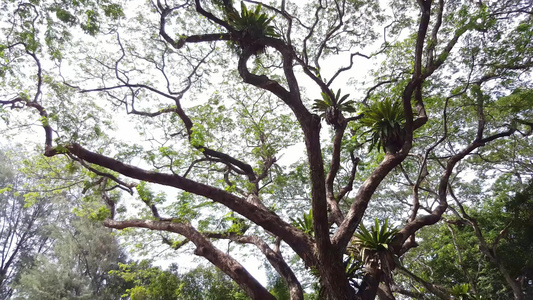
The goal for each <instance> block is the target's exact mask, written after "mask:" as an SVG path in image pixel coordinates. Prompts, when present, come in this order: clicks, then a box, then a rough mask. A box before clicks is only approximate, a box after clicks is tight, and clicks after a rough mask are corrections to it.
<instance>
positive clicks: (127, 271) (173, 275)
mask: <svg viewBox="0 0 533 300" xmlns="http://www.w3.org/2000/svg"><path fill="white" fill-rule="evenodd" d="M112 274H113V275H114V276H118V277H120V278H122V279H124V280H126V281H127V282H129V283H132V284H133V286H132V287H131V288H129V289H128V290H127V291H126V294H127V296H128V297H130V298H131V299H132V300H136V299H146V300H148V299H161V300H166V299H168V300H170V299H184V300H195V299H241V300H245V299H249V298H247V297H246V295H244V293H243V292H242V290H241V289H240V288H239V287H238V286H237V284H236V283H235V282H233V281H232V280H231V279H230V278H229V277H228V276H227V275H225V274H224V273H222V272H221V271H220V270H217V269H215V268H214V267H210V268H206V267H202V266H199V267H197V268H195V269H193V270H190V271H187V272H185V273H181V274H180V273H179V272H178V266H177V265H171V266H170V267H169V268H168V270H166V271H163V270H161V268H159V267H154V266H152V265H151V263H150V262H149V261H146V260H143V261H140V262H132V263H129V264H120V270H117V271H112Z"/></svg>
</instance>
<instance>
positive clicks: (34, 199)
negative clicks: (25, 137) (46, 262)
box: [0, 148, 59, 299]
mask: <svg viewBox="0 0 533 300" xmlns="http://www.w3.org/2000/svg"><path fill="white" fill-rule="evenodd" d="M20 166H21V161H20V159H18V158H17V157H16V156H15V155H14V153H13V152H11V151H9V150H8V149H7V148H3V150H2V151H1V152H0V168H1V169H0V224H1V228H0V245H1V248H0V297H1V298H3V299H8V298H9V297H10V296H11V294H12V292H13V290H12V287H11V284H12V283H13V282H14V281H16V280H17V279H18V276H19V275H20V272H21V270H23V269H24V268H27V267H30V266H32V265H33V264H34V257H35V256H36V255H38V254H39V253H44V252H46V251H47V250H48V249H49V247H50V245H51V240H50V238H49V232H50V229H51V226H49V223H50V222H51V223H54V222H56V221H57V218H58V217H59V214H58V213H57V212H56V209H57V207H55V206H54V199H53V198H52V197H50V196H49V195H40V194H38V193H36V192H35V191H32V187H31V184H32V181H31V180H29V179H27V178H26V177H25V176H24V175H23V174H20V173H18V172H17V169H18V168H19V167H20ZM56 204H59V201H56Z"/></svg>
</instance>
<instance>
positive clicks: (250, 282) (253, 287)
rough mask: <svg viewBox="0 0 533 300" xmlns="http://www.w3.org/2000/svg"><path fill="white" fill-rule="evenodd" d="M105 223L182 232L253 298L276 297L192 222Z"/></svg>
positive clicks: (109, 221)
mask: <svg viewBox="0 0 533 300" xmlns="http://www.w3.org/2000/svg"><path fill="white" fill-rule="evenodd" d="M104 225H105V226H106V227H109V228H114V229H125V228H131V227H135V228H148V229H151V230H159V231H168V232H174V233H178V234H181V235H183V236H185V237H186V238H187V239H188V240H190V241H191V242H193V243H194V245H195V246H196V249H195V251H194V254H196V255H198V256H203V257H205V258H206V259H207V260H209V261H210V262H211V263H212V264H214V265H215V266H217V267H218V268H219V269H220V270H222V271H223V272H224V273H226V274H227V275H228V276H230V277H231V278H232V279H233V280H234V281H235V282H237V284H238V285H239V286H240V287H241V288H242V289H243V290H245V291H246V293H247V294H248V295H249V296H250V297H252V298H253V299H272V300H275V298H274V297H273V296H272V295H271V294H270V293H269V292H268V291H267V290H266V289H265V288H264V287H263V286H262V285H261V284H260V283H259V282H258V281H257V280H256V279H255V278H254V277H253V276H252V275H251V274H250V273H248V271H246V269H245V268H244V267H243V266H242V265H241V264H240V263H239V262H238V261H236V260H235V259H234V258H233V257H231V256H229V255H228V254H226V253H224V252H222V251H220V250H219V249H217V248H216V247H215V246H214V245H213V244H212V243H211V242H210V241H209V240H208V239H207V238H206V237H205V236H203V235H202V234H201V233H199V232H198V231H197V230H196V229H195V228H194V227H192V226H191V225H190V224H186V223H180V222H173V221H153V220H127V221H115V220H110V219H107V220H105V221H104Z"/></svg>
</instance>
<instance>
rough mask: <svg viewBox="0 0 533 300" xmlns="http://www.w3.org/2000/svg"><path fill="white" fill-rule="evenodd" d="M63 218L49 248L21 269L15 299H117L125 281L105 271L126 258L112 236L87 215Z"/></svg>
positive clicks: (121, 292)
mask: <svg viewBox="0 0 533 300" xmlns="http://www.w3.org/2000/svg"><path fill="white" fill-rule="evenodd" d="M70 219H71V220H63V221H64V222H65V223H68V226H66V225H67V224H63V226H62V227H61V228H56V230H55V231H54V232H53V233H52V236H53V237H54V245H53V251H51V252H50V253H48V254H46V255H36V257H35V259H36V263H35V264H34V265H33V266H32V267H30V268H26V269H24V270H22V271H21V274H20V279H19V280H18V282H17V283H16V284H15V288H16V292H15V299H50V300H52V299H121V295H122V294H123V292H124V288H125V286H126V284H125V282H124V281H123V280H121V279H120V278H118V277H114V276H111V275H110V274H109V273H110V272H111V271H113V270H116V269H118V265H119V263H121V262H125V260H126V257H125V255H124V253H123V252H122V249H121V248H120V247H119V245H118V241H117V239H116V237H115V236H113V235H111V234H110V231H109V229H107V228H104V227H103V226H101V224H95V223H94V222H91V221H90V220H88V219H87V218H75V217H71V218H70Z"/></svg>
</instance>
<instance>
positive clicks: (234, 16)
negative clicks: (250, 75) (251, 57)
mask: <svg viewBox="0 0 533 300" xmlns="http://www.w3.org/2000/svg"><path fill="white" fill-rule="evenodd" d="M261 8H262V6H261V4H258V5H256V6H255V10H248V8H247V7H246V5H245V4H244V2H241V12H240V14H239V13H238V12H237V11H236V10H235V9H234V8H231V9H230V10H229V11H228V12H227V13H226V16H227V19H228V23H229V24H230V25H231V26H232V27H233V28H234V29H235V30H237V31H239V32H241V33H242V38H241V41H240V46H241V47H242V48H243V49H244V48H246V49H249V50H250V51H251V52H252V53H254V54H256V53H262V52H264V51H265V49H266V47H265V46H262V45H255V44H254V42H255V41H256V40H258V39H260V38H263V37H278V36H279V35H277V34H276V31H275V28H274V27H273V26H272V25H270V23H271V22H272V19H273V18H274V17H269V16H268V15H267V14H265V13H262V12H261Z"/></svg>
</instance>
